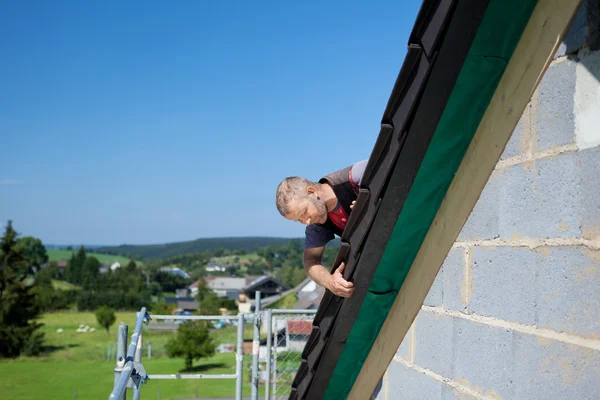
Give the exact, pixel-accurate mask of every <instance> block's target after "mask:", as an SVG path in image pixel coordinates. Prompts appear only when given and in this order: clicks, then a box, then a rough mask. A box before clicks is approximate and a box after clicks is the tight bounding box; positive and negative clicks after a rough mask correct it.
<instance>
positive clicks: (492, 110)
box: [348, 0, 581, 400]
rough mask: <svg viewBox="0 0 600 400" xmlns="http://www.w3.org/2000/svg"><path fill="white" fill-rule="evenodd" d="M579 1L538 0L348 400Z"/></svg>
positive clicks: (429, 270)
mask: <svg viewBox="0 0 600 400" xmlns="http://www.w3.org/2000/svg"><path fill="white" fill-rule="evenodd" d="M580 3H581V1H580V0H540V1H539V2H538V4H537V6H536V7H535V9H534V11H533V13H532V15H531V18H530V20H529V22H528V24H527V26H526V27H525V30H524V32H523V35H522V36H521V39H520V41H519V43H518V44H517V47H516V48H515V51H514V53H513V56H512V58H511V59H510V61H509V63H508V65H507V67H506V70H505V72H504V74H503V76H502V78H501V80H500V82H499V85H498V88H497V89H496V92H495V93H494V95H493V97H492V100H491V102H490V104H489V106H488V108H487V110H486V112H485V114H484V116H483V118H482V120H481V122H480V124H479V127H478V129H477V132H476V133H475V136H474V138H473V140H472V142H471V145H470V146H469V148H468V150H467V153H466V154H465V157H464V159H463V162H462V163H461V165H460V166H459V168H458V171H457V173H456V175H455V177H454V180H453V181H452V184H451V185H450V187H449V189H448V192H447V193H446V196H445V198H444V200H443V202H442V204H441V206H440V209H439V210H438V213H437V215H436V217H435V219H434V221H433V223H432V224H431V227H430V228H429V231H428V233H427V236H426V237H425V240H424V242H423V244H422V246H421V248H420V250H419V253H418V254H417V257H416V258H415V261H414V262H413V265H412V266H411V268H410V271H409V272H408V275H407V277H406V280H405V281H404V284H403V285H402V288H401V289H400V292H399V293H398V296H397V297H396V301H395V302H394V304H393V305H392V308H391V310H390V312H389V314H388V317H387V319H386V320H385V322H384V324H383V326H382V328H381V331H380V332H379V335H378V336H377V339H376V340H375V343H374V344H373V347H372V348H371V351H370V353H369V355H368V357H367V359H366V361H365V363H364V364H363V367H362V369H361V371H360V374H359V376H358V378H357V379H356V381H355V383H354V386H353V387H352V391H351V392H350V395H349V397H348V398H349V399H356V400H364V399H368V398H370V396H371V395H372V393H373V392H374V390H375V387H376V386H377V383H378V382H379V380H380V379H381V377H382V376H383V374H384V373H385V370H386V369H387V367H388V366H389V364H390V362H391V360H392V358H393V356H394V354H396V351H397V349H398V347H399V346H400V343H401V342H402V339H403V338H404V336H405V335H406V332H407V331H408V329H409V328H410V326H411V325H412V323H413V320H414V319H415V317H416V316H417V314H418V312H419V310H420V309H421V306H422V305H423V302H424V301H425V297H426V296H427V293H428V292H429V289H430V288H431V285H432V284H433V281H434V279H435V277H436V275H437V273H438V272H439V269H440V268H441V265H442V263H443V262H444V260H445V258H446V256H447V255H448V252H449V251H450V249H451V248H452V245H453V244H454V242H455V241H456V238H457V237H458V235H459V233H460V231H461V230H462V227H463V225H464V223H465V222H466V220H467V218H468V217H469V215H470V214H471V211H472V210H473V207H474V206H475V203H476V202H477V200H478V199H479V196H480V194H481V192H482V190H483V188H484V187H485V185H486V183H487V181H488V179H489V177H490V175H491V173H492V171H493V170H494V167H495V166H496V164H497V163H498V160H499V159H500V156H501V155H502V152H503V151H504V148H505V146H506V143H507V142H508V140H509V139H510V136H511V135H512V132H513V130H514V129H515V127H516V125H517V123H518V121H519V118H520V117H521V114H522V113H523V110H524V109H525V107H526V106H527V103H528V102H529V101H530V99H531V96H532V95H533V92H534V91H535V89H536V87H537V85H538V83H539V81H540V79H541V78H542V76H543V74H544V73H545V72H546V69H547V68H548V66H549V65H550V63H551V61H552V57H553V56H554V54H555V53H556V51H557V49H558V47H559V45H560V44H561V42H562V40H563V38H564V35H565V34H566V32H567V30H568V28H569V26H570V24H571V21H572V20H573V18H574V16H575V14H576V12H577V9H578V8H579V6H580Z"/></svg>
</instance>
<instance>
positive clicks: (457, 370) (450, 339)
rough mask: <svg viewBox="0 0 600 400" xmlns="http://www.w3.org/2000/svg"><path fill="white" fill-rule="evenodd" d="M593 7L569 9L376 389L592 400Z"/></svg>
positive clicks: (598, 127)
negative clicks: (553, 48)
mask: <svg viewBox="0 0 600 400" xmlns="http://www.w3.org/2000/svg"><path fill="white" fill-rule="evenodd" d="M598 9H600V1H598V0H594V1H587V2H586V3H585V5H584V6H583V7H582V9H581V11H580V13H579V15H578V16H577V18H575V19H574V22H573V26H572V27H571V29H570V32H569V35H568V36H567V38H566V39H565V42H564V43H563V45H562V46H561V47H560V49H559V51H558V52H557V54H556V55H555V58H554V60H553V63H552V65H551V66H550V68H549V69H548V71H547V73H546V74H545V75H544V77H543V79H542V81H541V82H540V84H539V86H538V88H537V90H536V91H535V93H534V95H533V97H532V99H531V101H530V103H529V104H528V106H527V107H526V109H525V111H524V112H523V115H522V117H521V120H520V121H519V124H518V125H517V127H516V129H515V131H514V133H513V136H512V137H511V140H510V142H509V143H508V145H507V146H506V148H505V151H504V154H503V155H502V157H501V159H500V161H499V163H498V164H497V166H496V168H495V171H494V173H493V174H492V176H491V178H490V180H489V182H488V183H487V185H486V187H485V189H484V191H483V192H482V194H481V196H480V198H479V201H478V203H477V205H476V206H475V208H474V209H473V212H472V213H471V215H470V217H469V219H468V221H467V222H466V224H465V226H464V227H463V229H462V231H461V233H460V235H459V237H458V240H457V241H456V243H455V244H454V246H453V248H452V250H451V251H450V253H449V254H448V256H447V258H446V260H445V262H444V265H443V266H442V268H441V270H440V272H439V274H438V276H437V278H436V280H435V282H434V284H433V286H432V287H431V290H430V291H429V294H428V296H427V298H426V300H425V303H424V305H423V307H422V309H421V311H420V313H419V315H418V316H417V318H416V320H415V322H414V323H413V326H412V327H411V329H410V330H409V332H408V334H407V335H406V337H405V338H404V340H403V342H402V344H401V345H400V348H399V349H398V350H397V352H396V355H395V357H394V360H393V361H392V363H391V364H390V366H389V368H388V370H387V372H386V375H385V376H384V380H383V382H384V384H383V387H382V390H381V391H380V393H379V394H378V396H377V399H380V400H381V399H385V400H388V399H402V400H409V399H419V400H423V399H425V400H427V399H433V400H437V399H444V400H447V399H568V400H580V399H600V50H598V46H597V43H598V37H597V36H598V26H597V25H596V26H595V27H591V28H590V26H588V24H589V23H590V21H595V19H594V18H596V19H598ZM592 13H595V14H594V15H592ZM596 24H597V21H596ZM592 35H595V36H592Z"/></svg>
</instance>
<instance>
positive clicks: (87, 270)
mask: <svg viewBox="0 0 600 400" xmlns="http://www.w3.org/2000/svg"><path fill="white" fill-rule="evenodd" d="M100 267H102V264H100V261H98V259H97V258H96V257H87V258H86V259H85V262H84V263H83V267H82V268H81V283H82V284H83V287H84V288H93V287H97V286H98V283H99V280H100Z"/></svg>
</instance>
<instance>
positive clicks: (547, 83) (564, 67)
mask: <svg viewBox="0 0 600 400" xmlns="http://www.w3.org/2000/svg"><path fill="white" fill-rule="evenodd" d="M576 65H577V63H576V62H574V61H572V60H569V59H566V60H564V61H561V62H559V63H555V64H552V65H551V66H550V67H549V68H548V70H547V71H546V73H545V74H544V77H543V78H542V80H541V82H540V84H539V87H538V89H537V90H538V104H537V112H536V113H535V115H532V119H533V121H535V130H536V133H537V150H538V151H542V150H546V149H549V148H552V147H556V146H561V145H565V144H568V143H574V142H575V115H574V113H573V105H574V99H575V81H576V76H575V67H576ZM534 109H535V107H534Z"/></svg>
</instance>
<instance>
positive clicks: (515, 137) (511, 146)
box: [500, 103, 531, 160]
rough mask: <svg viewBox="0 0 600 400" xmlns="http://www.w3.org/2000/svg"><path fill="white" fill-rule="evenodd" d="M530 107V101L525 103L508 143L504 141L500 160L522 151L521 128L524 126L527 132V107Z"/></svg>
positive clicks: (528, 124) (529, 121) (528, 118)
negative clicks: (504, 144)
mask: <svg viewBox="0 0 600 400" xmlns="http://www.w3.org/2000/svg"><path fill="white" fill-rule="evenodd" d="M530 107H531V105H530V103H528V104H527V106H526V107H525V109H524V110H523V114H522V115H521V118H520V119H519V122H518V123H517V126H516V127H515V130H514V131H513V133H512V135H511V137H510V139H509V140H508V143H506V147H505V148H504V152H503V153H502V155H501V156H500V160H506V159H507V158H511V157H515V156H518V155H520V154H522V153H523V150H524V149H523V144H522V140H523V134H524V132H523V129H524V128H525V132H529V129H530V124H531V119H530V113H529V108H530Z"/></svg>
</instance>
